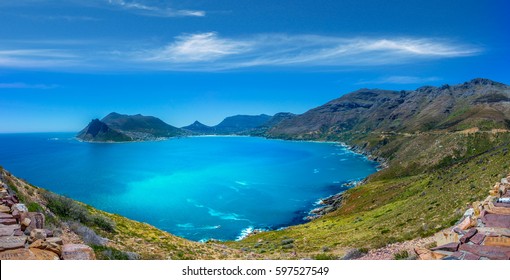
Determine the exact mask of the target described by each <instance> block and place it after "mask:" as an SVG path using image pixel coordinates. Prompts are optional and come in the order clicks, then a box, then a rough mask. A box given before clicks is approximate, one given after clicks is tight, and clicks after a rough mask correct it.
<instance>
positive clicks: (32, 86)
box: [0, 83, 58, 89]
mask: <svg viewBox="0 0 510 280" xmlns="http://www.w3.org/2000/svg"><path fill="white" fill-rule="evenodd" d="M56 87H58V85H46V84H26V83H0V88H4V89H7V88H8V89H52V88H56Z"/></svg>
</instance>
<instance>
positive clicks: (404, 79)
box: [357, 76, 442, 85]
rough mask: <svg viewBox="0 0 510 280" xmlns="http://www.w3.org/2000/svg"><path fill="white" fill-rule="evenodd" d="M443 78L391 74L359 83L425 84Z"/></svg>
mask: <svg viewBox="0 0 510 280" xmlns="http://www.w3.org/2000/svg"><path fill="white" fill-rule="evenodd" d="M440 80H442V79H441V78H439V77H416V76H389V77H381V78H377V79H374V80H368V81H362V82H359V83H357V84H358V85H364V84H402V85H405V84H423V83H427V82H436V81H440Z"/></svg>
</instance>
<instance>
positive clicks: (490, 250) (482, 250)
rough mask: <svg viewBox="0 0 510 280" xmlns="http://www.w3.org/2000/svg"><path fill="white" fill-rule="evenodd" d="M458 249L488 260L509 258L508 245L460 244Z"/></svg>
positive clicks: (509, 249)
mask: <svg viewBox="0 0 510 280" xmlns="http://www.w3.org/2000/svg"><path fill="white" fill-rule="evenodd" d="M459 250H460V251H465V252H469V253H472V254H475V255H477V256H480V257H485V258H488V259H490V260H508V259H510V248H508V247H493V246H484V245H471V244H461V245H460V247H459Z"/></svg>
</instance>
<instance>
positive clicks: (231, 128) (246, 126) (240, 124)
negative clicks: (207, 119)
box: [214, 114, 271, 134]
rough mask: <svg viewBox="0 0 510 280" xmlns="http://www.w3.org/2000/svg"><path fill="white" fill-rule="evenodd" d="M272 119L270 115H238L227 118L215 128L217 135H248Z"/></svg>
mask: <svg viewBox="0 0 510 280" xmlns="http://www.w3.org/2000/svg"><path fill="white" fill-rule="evenodd" d="M270 119H271V116H268V115H264V114H262V115H257V116H249V115H236V116H232V117H227V118H225V119H224V120H223V121H222V122H220V123H219V124H218V125H216V126H214V131H215V133H216V134H248V133H249V132H250V131H251V130H253V129H255V128H257V127H259V126H261V125H263V124H265V123H266V122H267V121H269V120H270Z"/></svg>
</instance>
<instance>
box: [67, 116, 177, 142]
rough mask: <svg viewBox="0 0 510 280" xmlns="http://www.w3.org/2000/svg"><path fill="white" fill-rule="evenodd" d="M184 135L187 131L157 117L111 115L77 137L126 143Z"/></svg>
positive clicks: (93, 121)
mask: <svg viewBox="0 0 510 280" xmlns="http://www.w3.org/2000/svg"><path fill="white" fill-rule="evenodd" d="M183 135H186V132H185V131H183V130H181V129H179V128H176V127H174V126H171V125H169V124H167V123H165V122H163V121H162V120H160V119H158V118H156V117H152V116H142V115H140V114H138V115H121V114H118V113H110V114H108V115H107V116H106V117H104V118H103V119H101V120H98V119H94V120H92V121H91V122H90V123H89V124H88V125H87V127H85V128H84V129H83V130H82V131H80V132H79V133H78V135H77V136H76V137H77V138H78V139H81V140H83V141H89V142H125V141H146V140H157V139H164V138H169V137H176V136H183Z"/></svg>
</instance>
